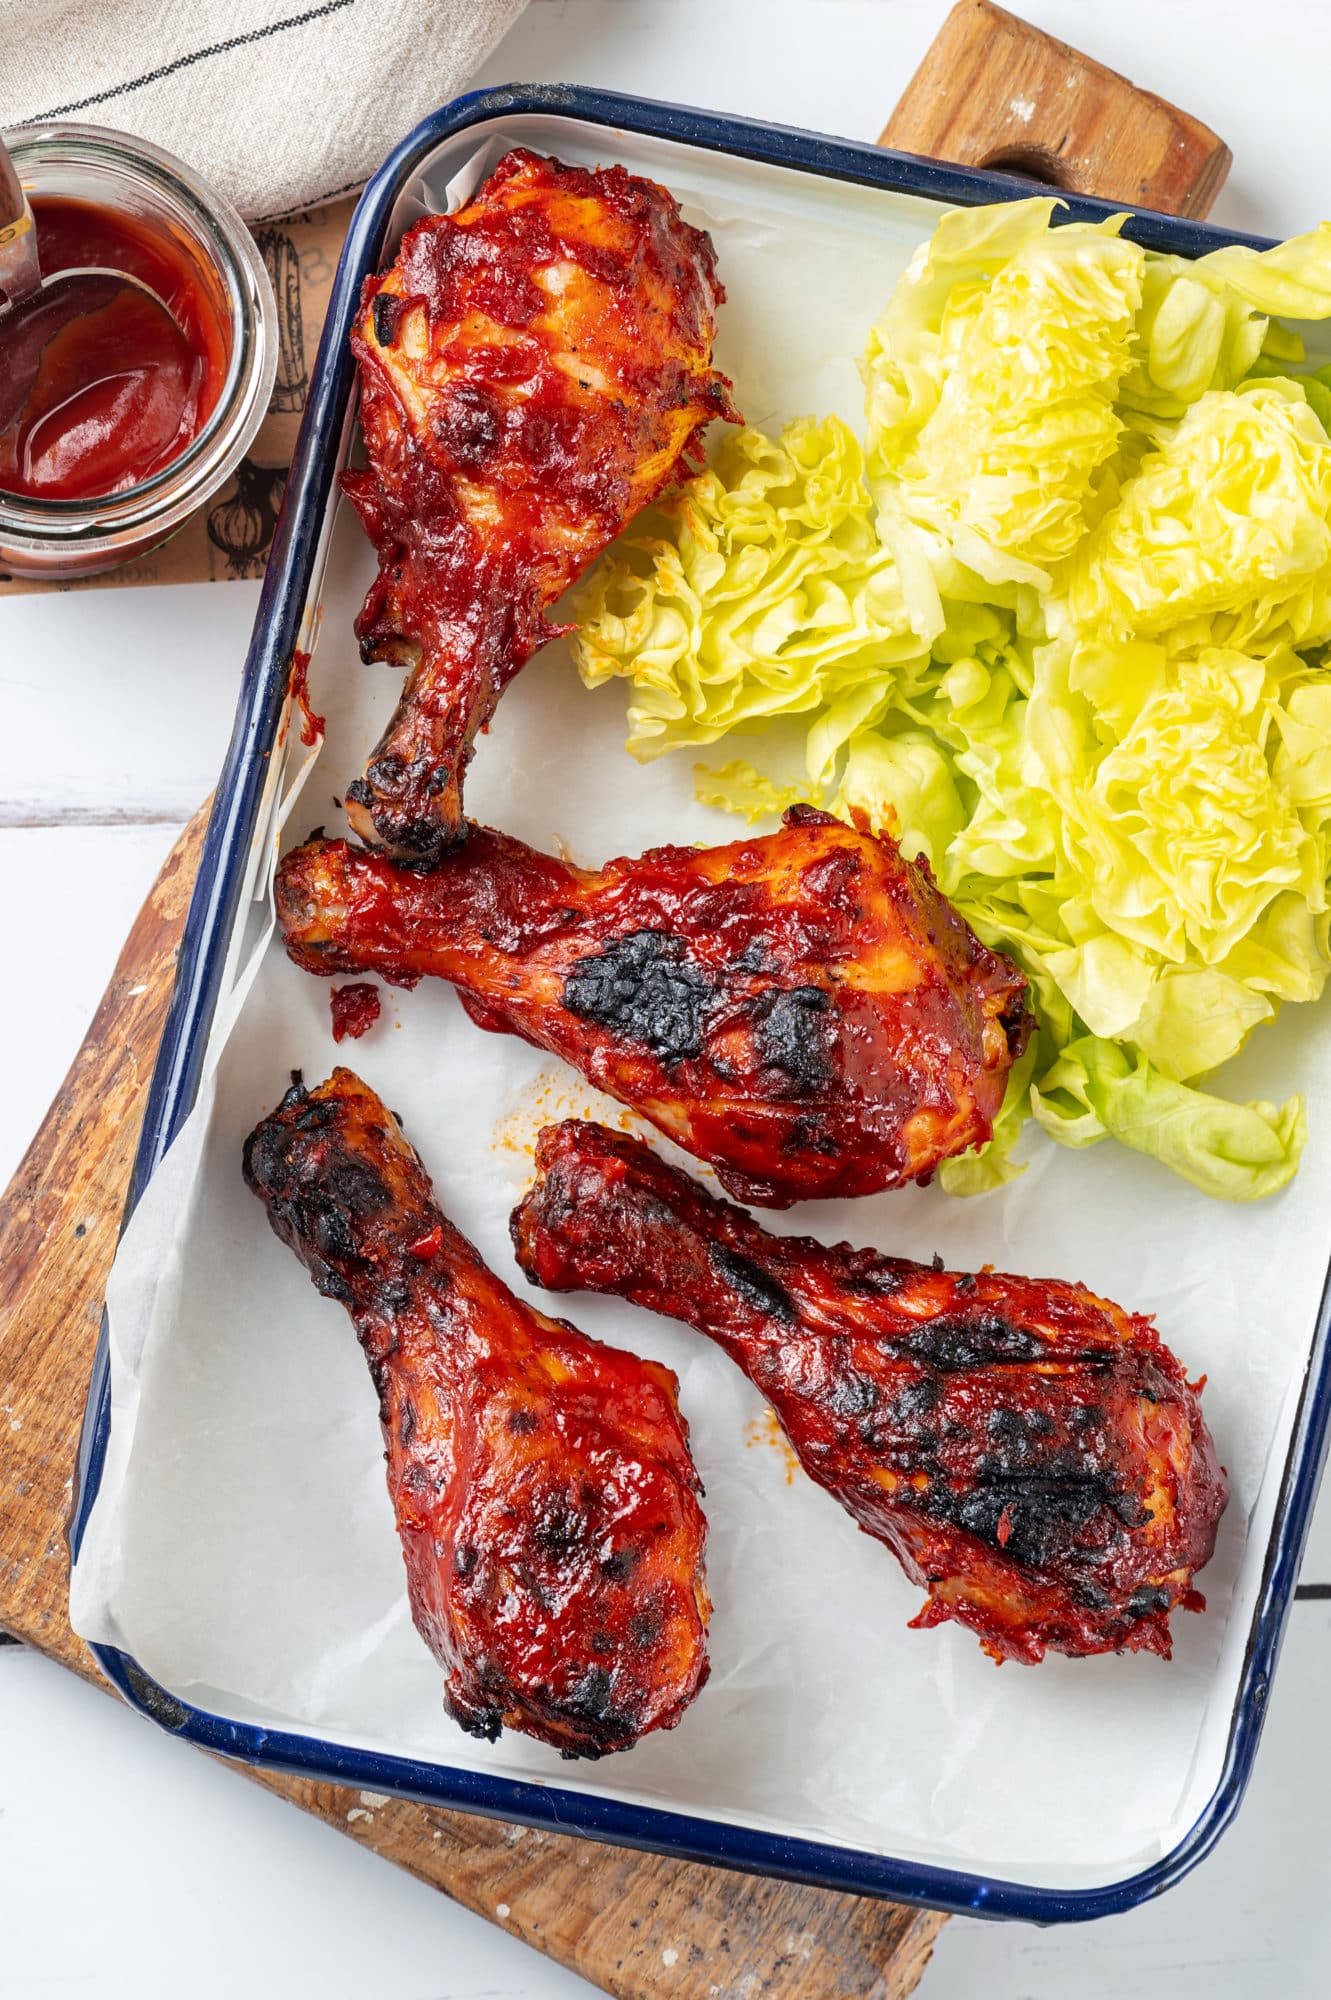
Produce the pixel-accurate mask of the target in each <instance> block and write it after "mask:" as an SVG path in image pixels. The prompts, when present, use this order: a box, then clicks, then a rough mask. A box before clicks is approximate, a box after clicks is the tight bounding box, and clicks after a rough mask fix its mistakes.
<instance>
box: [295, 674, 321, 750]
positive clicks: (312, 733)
mask: <svg viewBox="0 0 1331 2000" xmlns="http://www.w3.org/2000/svg"><path fill="white" fill-rule="evenodd" d="M291 699H292V700H293V701H294V702H295V704H296V706H297V708H298V709H299V710H300V712H301V715H302V716H303V717H304V720H303V721H302V723H301V725H300V740H301V742H302V743H303V744H304V745H305V748H306V749H307V750H312V749H313V748H314V746H315V744H316V743H317V742H318V741H319V739H320V737H321V736H322V735H323V734H324V732H325V730H326V729H327V727H328V723H327V720H326V718H325V717H324V716H322V715H316V714H315V712H314V710H313V709H312V708H311V707H310V656H309V654H308V653H293V654H292V655H291Z"/></svg>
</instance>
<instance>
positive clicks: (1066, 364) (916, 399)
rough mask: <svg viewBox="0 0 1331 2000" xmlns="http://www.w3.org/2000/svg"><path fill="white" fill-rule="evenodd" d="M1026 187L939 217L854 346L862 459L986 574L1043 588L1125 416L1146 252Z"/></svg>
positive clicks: (1079, 526) (900, 502)
mask: <svg viewBox="0 0 1331 2000" xmlns="http://www.w3.org/2000/svg"><path fill="white" fill-rule="evenodd" d="M1056 206H1057V204H1056V203H1055V202H1054V201H1053V200H1047V199H1043V198H1039V197H1037V198H1035V199H1032V200H1030V201H1019V202H1013V203H1011V204H1010V205H1008V206H1006V207H1004V208H1000V209H994V208H980V209H969V210H967V209H962V210H958V211H957V212H956V213H955V214H952V215H949V216H945V217H944V219H943V221H942V222H941V223H940V224H939V226H938V228H937V229H936V230H935V232H934V235H933V237H932V238H931V240H930V241H929V242H928V243H927V244H925V245H923V246H922V247H921V249H920V251H919V252H918V253H917V255H916V256H915V257H914V258H913V259H912V261H911V263H910V265H909V267H908V268H907V270H906V272H905V273H904V275H903V277H902V279H901V282H900V284H899V285H898V286H897V289H896V292H895V293H894V295H893V298H892V302H891V304H890V305H889V307H888V309H887V312H886V314H885V315H884V317H883V319H882V320H881V321H880V323H879V324H878V325H877V326H876V327H875V328H874V329H873V331H872V332H871V334H870V336H869V344H868V348H867V350H866V354H865V359H864V376H865V383H866V389H867V398H866V407H867V417H868V426H869V436H870V441H871V447H872V449H871V470H872V472H873V473H874V474H875V476H878V475H888V476H889V477H890V481H891V489H890V498H891V504H893V505H895V506H896V507H898V508H899V509H900V510H901V512H902V514H903V515H904V516H905V517H906V518H907V519H908V520H909V521H912V522H915V523H918V524H919V525H920V526H922V527H925V528H933V529H936V530H938V531H940V532H941V533H942V534H943V535H944V536H945V537H946V539H947V542H948V544H949V545H950V548H951V550H952V552H953V553H954V555H955V556H956V557H957V558H958V559H959V560H960V561H962V562H964V563H965V564H967V565H968V566H969V567H970V568H972V569H974V570H975V571H977V572H978V573H979V574H980V575H981V576H983V577H985V578H986V579H988V580H989V581H991V582H994V583H1001V582H1004V581H1007V582H1015V583H1033V584H1038V585H1041V586H1043V587H1047V586H1048V582H1049V575H1048V571H1049V568H1050V566H1051V565H1052V564H1054V563H1056V562H1057V561H1058V560H1059V559H1060V558H1061V557H1063V556H1065V555H1067V554H1068V553H1069V552H1070V551H1071V549H1072V548H1073V547H1074V546H1075V544H1076V542H1077V541H1078V539H1079V538H1080V536H1081V534H1082V532H1083V530H1084V528H1085V525H1086V518H1087V512H1088V508H1089V507H1090V505H1091V502H1092V499H1093V495H1094V491H1095V486H1096V479H1097V475H1098V473H1099V472H1100V469H1101V468H1102V467H1103V466H1104V465H1105V464H1106V462H1107V461H1108V460H1109V459H1110V458H1111V457H1112V456H1113V454H1114V451H1115V449H1116V446H1117V444H1118V440H1119V436H1120V433H1121V432H1122V430H1123V422H1122V419H1121V418H1120V417H1119V416H1118V414H1117V412H1116V411H1115V408H1114V398H1115V395H1116V394H1117V391H1118V388H1119V384H1120V382H1121V380H1122V378H1123V376H1124V375H1125V374H1126V372H1127V370H1128V367H1129V365H1130V361H1131V346H1132V336H1133V329H1134V325H1135V321H1136V316H1137V312H1138V310H1139V308H1140V306H1141V302H1142V284H1143V278H1144V273H1145V268H1146V253H1145V252H1144V251H1143V250H1141V249H1139V248H1138V246H1137V245H1136V244H1135V243H1130V242H1127V241H1126V240H1125V239H1124V238H1123V237H1122V236H1120V235H1119V233H1118V232H1119V229H1120V227H1121V225H1122V217H1118V218H1116V219H1114V220H1112V221H1109V222H1106V223H1097V224H1094V225H1091V224H1086V223H1073V224H1069V225H1068V226H1066V227H1064V228H1061V229H1054V228H1053V227H1052V226H1051V222H1052V217H1053V212H1054V209H1055V207H1056Z"/></svg>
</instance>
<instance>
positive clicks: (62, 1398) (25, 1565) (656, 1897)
mask: <svg viewBox="0 0 1331 2000" xmlns="http://www.w3.org/2000/svg"><path fill="white" fill-rule="evenodd" d="M883 143H885V144H889V145H895V146H898V147H901V148H902V149H903V150H908V151H914V152H924V153H931V154H933V155H935V156H936V157H941V158H950V159H956V160H962V161H966V162H969V163H974V164H988V165H1002V166H1004V167H1007V168H1009V169H1012V168H1015V169H1018V170H1021V171H1024V172H1028V173H1033V174H1035V175H1036V177H1038V178H1043V179H1044V180H1046V181H1052V182H1054V183H1055V184H1057V185H1060V186H1064V187H1068V188H1074V189H1076V190H1077V191H1079V192H1096V193H1101V194H1104V195H1107V196H1109V197H1111V198H1113V199H1121V200H1125V201H1132V202H1136V203H1138V204H1140V205H1142V206H1155V207H1161V208H1173V209H1175V210H1177V211H1179V212H1181V213H1184V214H1193V215H1201V214H1204V213H1205V212H1206V210H1207V208H1208V207H1209V206H1210V203H1211V201H1212V200H1213V199H1214V196H1215V194H1216V192H1217V191H1218V189H1219V187H1220V183H1221V181H1222V180H1223V178H1224V175H1225V172H1226V170H1227V168H1228V164H1229V153H1228V151H1227V149H1226V148H1225V147H1224V146H1223V145H1222V143H1221V142H1220V141H1219V140H1218V139H1217V138H1216V137H1215V135H1214V134H1213V133H1210V132H1208V131H1207V129H1206V127H1205V126H1202V125H1199V124H1198V122H1197V121H1196V120H1195V119H1192V118H1189V117H1188V116H1187V114H1186V113H1183V112H1178V111H1175V110H1174V108H1173V107H1172V106H1170V105H1166V104H1164V103H1163V102H1162V100H1160V99H1159V98H1155V97H1151V96H1150V95H1148V94H1147V93H1145V92H1141V91H1137V90H1135V89H1134V87H1133V86H1132V85H1131V84H1129V83H1127V82H1126V81H1125V80H1124V79H1123V78H1122V77H1119V76H1116V75H1115V74H1114V73H1113V72H1112V71H1110V70H1106V69H1104V68H1102V67H1101V66H1100V65H1099V64H1096V63H1092V62H1089V61H1088V60H1087V59H1086V58H1085V57H1083V56H1079V55H1078V54H1076V52H1075V51H1073V50H1071V49H1068V48H1066V47H1065V46H1064V45H1063V44H1062V43H1057V42H1053V41H1051V40H1050V39H1049V38H1048V37H1046V36H1043V35H1041V34H1039V33H1038V31H1036V30H1035V29H1032V28H1029V27H1028V26H1027V25H1026V24H1025V23H1024V22H1021V21H1018V20H1016V19H1015V18H1014V17H1013V16H1012V15H1009V14H1005V13H1004V12H1003V11H1002V10H1001V9H999V8H997V7H994V6H992V5H990V4H989V0H961V4H960V5H959V6H957V7H955V8H954V9H953V11H952V13H951V14H950V15H949V17H948V19H947V21H946V23H945V24H944V26H943V28H942V30H941V31H940V34H939V36H938V38H937V40H936V42H935V43H934V45H933V48H932V49H931V50H930V52H929V54H928V56H927V57H926V58H925V61H924V63H923V65H922V66H921V69H920V71H919V72H918V73H917V75H916V77H915V79H914V81H913V82H912V83H911V85H910V87H909V88H908V90H907V91H906V93H905V96H904V97H903V98H902V100H901V103H900V104H899V105H898V107H897V110H896V111H895V112H894V114H893V116H892V119H891V121H890V122H889V124H888V126H887V129H886V131H885V132H884V134H883ZM204 820H205V814H204V813H203V812H200V813H199V814H198V815H197V816H196V818H195V820H194V821H193V822H192V823H191V825H190V826H189V827H188V828H187V829H186V831H185V833H184V834H183V835H182V836H181V838H180V840H179V841H178V842H177V844H176V846H175V848H174V849H173V850H172V853H171V855H170V857H169V859H168V861H167V863H166V865H165V867H164V868H163V870H162V873H161V875H160V876H159V877H158V880H157V882H156V884H155V886H154V888H153V890H152V893H151V895H150V896H149V897H148V900H147V902H146V903H145V904H144V907H143V910H142V911H141V913H140V915H139V918H138V921H137V922H136V924H135V926H134V928H133V930H132V931H131V933H130V936H129V939H128V941H127V942H126V945H125V948H124V951H123V952H122V954H121V957H120V962H119V964H118V965H117V967H116V970H115V973H114V976H113V977H112V980H111V983H110V985H109V986H108V987H107V990H106V993H105V994H104V996H103V998H102V1002H101V1005H100V1007H99V1008H98V1010H97V1013H96V1016H95V1017H94V1020H93V1023H92V1026H91V1027H90V1029H89V1030H88V1034H87V1037H86V1039H85V1041H84V1043H83V1046H82V1048H81V1049H80V1050H79V1053H78V1055H77V1056H76V1057H75V1059H74V1063H73V1066H72V1068H71V1069H70V1072H69V1075H68V1076H67V1077H66V1079H65V1081H64V1083H63V1084H62V1086H61V1088H60V1092H59V1094H58V1095H57V1097H56V1100H55V1102H54V1104H53V1105H52V1106H51V1109H50V1111H49V1112H48V1114H47V1117H46V1120H45V1122H44V1123H43V1125H42V1127H41V1130H40V1131H39V1132H38V1134H37V1136H36V1138H35V1139H34V1140H33V1142H32V1145H31V1146H30V1147H29V1149H28V1152H27V1155H26V1156H25V1158H24V1160H23V1163H22V1165H21V1166H20V1167H19V1170H18V1172H17V1173H16V1175H15V1176H14V1179H13V1181H12V1182H11V1183H10V1186H9V1188H8V1190H7V1192H6V1193H5V1195H4V1197H3V1201H2V1202H0V1628H3V1629H4V1630H6V1631H8V1632H9V1633H11V1634H13V1635H14V1636H16V1637H17V1638H19V1639H21V1640H26V1641H27V1642H28V1643H30V1644H31V1645H34V1646H38V1647H40V1648H41V1649H42V1651H43V1652H46V1653H49V1654H50V1655H51V1657H52V1658H53V1659H56V1660H59V1661H60V1662H61V1663H62V1664H63V1665H65V1666H68V1667H72V1668H73V1669H74V1670H75V1672H77V1673H80V1674H82V1675H84V1676H85V1677H86V1678H87V1679H89V1680H93V1681H100V1679H101V1677H100V1675H99V1674H98V1672H97V1669H96V1666H95V1664H94V1662H93V1660H92V1657H91V1655H90V1654H89V1653H88V1651H87V1649H86V1647H85V1646H84V1645H83V1644H82V1643H81V1641H80V1640H78V1639H76V1638H75V1637H74V1635H73V1633H72V1632H71V1630H70V1627H69V1619H68V1552H67V1549H66V1545H65V1539H64V1535H65V1523H66V1516H67V1513H68V1509H69V1500H70V1488H71V1480H72V1475H73V1468H74V1462H75V1454H76V1449H77V1441H78V1435H79V1427H80V1423H81V1419H82V1412H83V1404H84V1399H85V1395H86V1392H87V1384H88V1377H89V1372H90V1369H91V1364H92V1356H93V1349H94V1347H95V1345H96V1340H97V1332H98V1328H99V1325H100V1322H101V1313H102V1298H103V1292H104V1288H105V1283H106V1275H107V1272H108V1270H109V1268H110V1264H111V1259H112V1256H113V1254H114V1250H115V1244H116V1238H117V1234H118V1231H119V1226H120V1218H121V1213H122V1210H123V1207H124V1202H125V1195H126V1189H127V1187H128V1182H129V1173H130V1166H131V1163H132V1159H133V1154H134V1149H135V1145H136V1142H137V1135H138V1131H139V1127H140V1124H141V1122H142V1116H143V1107H144V1101H145V1098H146V1094H147V1087H148V1080H149V1077H150V1076H151V1073H152V1067H153V1060H154V1057H155V1054H156V1049H157V1044H158V1040H159V1038H160V1035H161V1029H162V1022H163V1019H164V1016H165V1013H166V1008H167V1003H168V1001H169V998H170V992H171V984H172V979H173V976H174V968H175V955H176V950H177V947H178V944H179V939H180V933H181V929H182V926H183V923H184V916H185V908H186V905H187V903H188V900H189V894H190V889H191V886H192V884H193V880H194V874H195V869H196V867H197V863H198V856H199V847H200V844H201V841H202V835H203V827H204ZM102 1685H105V1683H104V1682H103V1683H102ZM144 1726H145V1727H149V1726H150V1725H148V1724H146V1723H145V1724H144ZM233 1768H235V1769H237V1770H244V1769H245V1767H243V1766H234V1767H233ZM245 1775H247V1776H249V1777H251V1778H252V1779H254V1781H255V1782H257V1783H259V1784H262V1785H266V1786H267V1787H268V1788H269V1790H271V1791H274V1792H278V1793H280V1794H281V1795H282V1796H283V1797H285V1798H288V1799H290V1800H291V1801H292V1802H293V1803H294V1804H296V1805H299V1806H301V1807H303V1808H304V1810H305V1811H307V1812H311V1813H314V1814H316V1815H317V1816H318V1817H319V1818H321V1819H323V1820H325V1821H327V1822H328V1824H329V1825H331V1826H334V1827H335V1828H336V1829H337V1830H338V1832H340V1833H343V1834H346V1835H347V1836H348V1837H349V1838H350V1839H353V1840H357V1841H359V1842H360V1843H361V1845H362V1846H366V1847H370V1848H373V1849H374V1850H375V1852H376V1853H379V1854H382V1855H383V1856H384V1857H385V1858H386V1859H388V1860H390V1861H395V1862H397V1863H398V1864H399V1865H400V1866H401V1867H404V1868H408V1869H410V1870H411V1872H412V1873H413V1874H415V1875H418V1876H420V1877H421V1878H422V1879H423V1880H425V1881H427V1882H430V1883H433V1884H434V1885H435V1886H436V1887H437V1888H440V1889H442V1890H443V1891H444V1892H445V1893H446V1894H448V1895H450V1896H452V1897H454V1898H455V1899H456V1900H457V1901H458V1902H460V1903H465V1904H466V1905H467V1907H468V1908H469V1909H472V1910H475V1911H476V1912H477V1913H478V1914H479V1915H481V1916H483V1917H486V1918H487V1919H489V1920H490V1921H492V1922H501V1923H502V1924H503V1927H504V1928H505V1929H506V1930H509V1931H511V1932H513V1934H514V1935H515V1936H518V1937H521V1938H523V1939H525V1940H526V1942H527V1943H529V1944H532V1945H535V1946H536V1947H537V1948H538V1949H539V1950H541V1951H544V1952H546V1953H548V1955H549V1956H550V1957H551V1958H554V1959H556V1960H558V1961H559V1963H560V1964H562V1965H565V1966H568V1967H569V1968H570V1969H571V1970H574V1971H576V1972H579V1973H581V1974H582V1975H583V1976H584V1977H585V1978H587V1979H589V1980H591V1981H593V1982H594V1983H595V1984H597V1985H599V1986H602V1987H604V1988H605V1990H606V1991H607V1992H609V1993H612V1994H615V1995H618V1996H621V2000H667V1996H669V2000H904V1996H906V1995H908V1994H909V1993H911V1992H912V1991H913V1990H914V1988H915V1986H916V1984H917V1982H918V1980H919V1978H920V1975H921V1973H922V1972H923V1970H924V1967H925V1964H926V1962H927V1960H928V1957H929V1953H930V1950H931V1948H932V1945H933V1940H934V1938H935V1937H936V1935H937V1933H938V1930H939V1928H940V1926H941V1924H942V1922H943V1919H942V1918H941V1917H939V1916H937V1915H934V1914H933V1913H931V1912H927V1911H913V1910H908V1909H902V1908H898V1907H896V1906H894V1905H892V1904H887V1903H877V1902H872V1901H869V1900H867V1899H864V1898H860V1897H851V1896H840V1895H836V1894H833V1893H830V1892H827V1891H821V1890H815V1889H806V1888H801V1887H798V1886H795V1885H791V1884H786V1883H778V1882H771V1881H766V1880H760V1879H757V1878H754V1877H751V1876H746V1875H739V1874H733V1873H729V1872H726V1871H723V1870H720V1869H709V1868H705V1867H702V1866H699V1865H697V1864H695V1863H690V1862H682V1861H672V1860H665V1859H662V1858H660V1857H658V1856H652V1855H641V1854H635V1853H632V1852H629V1851H626V1850H624V1849H620V1848H611V1847H604V1846H594V1845H592V1844H591V1843H588V1842H585V1841H580V1840H574V1839H569V1838H565V1837H563V1836H557V1835H549V1834H539V1833H532V1832H524V1831H522V1830H521V1829H515V1828H510V1827H506V1826H503V1825H500V1824H497V1823H495V1822H493V1821H489V1820H481V1819H474V1818H469V1817H467V1816H465V1815H463V1814H460V1813H453V1812H444V1811H440V1810H435V1809H432V1808H429V1807H425V1806H419V1805H410V1804H406V1803H404V1802H402V1801H400V1800H383V1799H380V1798H377V1797H376V1798H374V1799H373V1800H369V1801H368V1802H367V1799H366V1798H365V1797H363V1796H362V1795H361V1794H359V1793H357V1792H351V1791H347V1790H345V1789H343V1788H341V1787H339V1786H336V1785H321V1784H314V1783H310V1782H308V1781H305V1780H302V1779H297V1778H290V1777H285V1776H282V1775H279V1774H275V1773H269V1772H257V1771H249V1770H246V1771H245ZM501 1913H502V1914H501Z"/></svg>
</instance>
